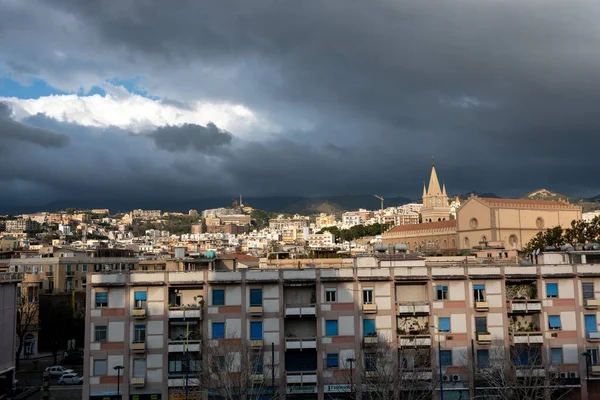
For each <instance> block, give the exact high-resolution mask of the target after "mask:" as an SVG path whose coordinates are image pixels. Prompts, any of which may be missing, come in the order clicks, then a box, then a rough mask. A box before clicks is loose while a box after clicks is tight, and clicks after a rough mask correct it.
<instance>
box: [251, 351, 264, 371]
mask: <svg viewBox="0 0 600 400" xmlns="http://www.w3.org/2000/svg"><path fill="white" fill-rule="evenodd" d="M250 363H251V364H252V372H253V373H255V374H262V373H263V371H264V361H263V356H262V354H253V355H252V356H251V357H250Z"/></svg>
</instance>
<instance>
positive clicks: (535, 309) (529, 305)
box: [506, 299, 542, 314]
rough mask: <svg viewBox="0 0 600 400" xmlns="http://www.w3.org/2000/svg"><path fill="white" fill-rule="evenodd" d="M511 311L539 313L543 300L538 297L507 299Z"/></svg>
mask: <svg viewBox="0 0 600 400" xmlns="http://www.w3.org/2000/svg"><path fill="white" fill-rule="evenodd" d="M506 303H507V306H508V312H510V313H523V314H530V313H539V312H541V311H542V301H541V300H538V299H514V300H507V301H506Z"/></svg>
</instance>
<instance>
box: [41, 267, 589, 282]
mask: <svg viewBox="0 0 600 400" xmlns="http://www.w3.org/2000/svg"><path fill="white" fill-rule="evenodd" d="M43 273H44V266H43V265H40V274H43ZM592 287H593V285H592Z"/></svg>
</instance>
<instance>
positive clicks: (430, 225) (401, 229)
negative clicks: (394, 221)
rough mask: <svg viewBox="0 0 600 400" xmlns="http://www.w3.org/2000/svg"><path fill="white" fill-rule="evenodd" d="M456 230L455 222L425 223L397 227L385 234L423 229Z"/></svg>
mask: <svg viewBox="0 0 600 400" xmlns="http://www.w3.org/2000/svg"><path fill="white" fill-rule="evenodd" d="M444 228H456V220H448V221H438V222H426V223H423V224H409V225H398V226H395V227H393V228H392V229H390V230H389V231H387V232H386V233H395V232H408V231H420V230H423V229H444Z"/></svg>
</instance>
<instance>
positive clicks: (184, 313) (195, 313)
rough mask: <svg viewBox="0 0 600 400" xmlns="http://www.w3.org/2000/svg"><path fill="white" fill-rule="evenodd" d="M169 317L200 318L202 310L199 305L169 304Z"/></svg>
mask: <svg viewBox="0 0 600 400" xmlns="http://www.w3.org/2000/svg"><path fill="white" fill-rule="evenodd" d="M169 318H176V319H185V318H198V319H202V310H201V309H200V307H199V306H170V307H169Z"/></svg>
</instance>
